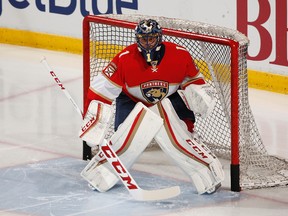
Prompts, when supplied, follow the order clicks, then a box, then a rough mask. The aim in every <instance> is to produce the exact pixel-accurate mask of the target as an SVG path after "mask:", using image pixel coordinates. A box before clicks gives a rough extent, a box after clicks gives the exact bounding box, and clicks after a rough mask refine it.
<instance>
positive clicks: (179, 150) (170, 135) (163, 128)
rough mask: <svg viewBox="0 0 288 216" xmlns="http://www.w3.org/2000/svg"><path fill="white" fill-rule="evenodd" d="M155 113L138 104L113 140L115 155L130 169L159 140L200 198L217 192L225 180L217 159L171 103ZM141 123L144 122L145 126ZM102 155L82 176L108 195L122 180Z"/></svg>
mask: <svg viewBox="0 0 288 216" xmlns="http://www.w3.org/2000/svg"><path fill="white" fill-rule="evenodd" d="M151 109H152V110H153V111H154V112H152V111H151V110H150V109H148V108H147V107H145V106H144V105H143V104H141V103H138V104H137V105H136V106H135V108H134V109H133V111H132V112H131V113H130V114H129V116H128V117H127V118H126V119H125V121H124V122H123V123H122V125H121V126H120V127H119V128H118V130H117V132H115V133H114V135H113V136H112V137H111V139H110V143H111V144H112V147H113V149H114V151H116V153H117V155H119V158H120V160H121V161H122V162H123V164H124V165H125V166H126V168H128V169H129V168H130V167H131V166H132V165H133V163H134V162H135V161H136V160H137V158H138V157H139V156H140V155H141V153H142V152H143V151H144V150H145V148H146V147H147V145H148V144H149V143H150V142H151V141H152V139H153V138H155V140H156V141H157V143H158V144H159V145H160V147H161V149H162V150H163V151H164V152H165V153H167V154H168V155H169V156H170V157H171V158H172V159H173V160H174V161H175V162H176V163H177V164H178V165H179V167H180V168H182V169H183V170H184V172H185V173H187V174H188V176H189V177H190V178H191V180H192V181H193V183H194V185H195V187H196V189H197V191H198V193H199V194H203V193H205V192H207V193H211V192H214V191H215V189H216V187H217V186H218V185H219V184H220V182H221V181H223V179H224V173H223V170H222V168H221V164H220V162H219V161H218V159H217V158H216V157H215V155H213V154H212V152H211V151H210V150H209V149H208V148H207V147H206V146H204V145H203V144H199V143H198V142H197V141H196V140H194V139H192V137H191V134H190V133H189V132H188V131H187V130H186V128H185V124H183V123H182V122H181V120H180V119H179V118H178V116H177V114H176V112H175V110H174V109H173V107H172V105H171V102H170V101H169V99H164V100H162V101H161V102H160V103H158V104H157V105H155V106H153V107H152V108H151ZM140 110H145V115H143V116H142V117H139V115H140ZM139 119H142V120H141V122H140V120H139ZM163 119H164V124H163ZM171 122H173V124H171ZM136 125H138V126H137V127H136ZM101 154H102V153H101V152H99V153H98V154H97V155H96V156H94V157H93V158H92V160H91V161H90V162H89V164H88V165H87V166H86V167H85V168H84V169H83V171H82V172H81V176H82V177H83V178H84V179H86V180H87V181H88V182H89V184H90V185H92V186H93V187H94V188H95V189H97V190H98V191H100V192H105V191H107V190H109V189H110V188H112V187H113V186H114V185H115V184H116V183H117V181H118V180H119V179H118V178H117V176H116V174H115V173H114V171H113V170H112V169H111V167H110V165H109V164H108V163H107V162H105V160H103V155H101Z"/></svg>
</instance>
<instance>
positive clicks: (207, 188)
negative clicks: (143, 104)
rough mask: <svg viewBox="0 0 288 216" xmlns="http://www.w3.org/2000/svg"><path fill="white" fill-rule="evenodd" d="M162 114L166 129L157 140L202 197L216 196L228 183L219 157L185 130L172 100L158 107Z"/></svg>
mask: <svg viewBox="0 0 288 216" xmlns="http://www.w3.org/2000/svg"><path fill="white" fill-rule="evenodd" d="M158 110H159V114H160V116H161V117H162V118H163V119H164V125H163V126H162V127H161V129H160V130H159V132H158V133H157V135H156V137H155V140H156V141H157V143H158V144H159V145H160V147H161V149H162V150H163V151H164V152H166V153H167V154H168V155H169V156H171V157H172V159H173V160H174V161H175V162H176V163H177V164H178V165H179V167H180V168H182V169H183V171H184V172H185V173H187V174H188V176H189V177H190V178H191V179H192V181H193V183H194V185H195V187H196V189H197V191H198V193H199V194H203V193H205V192H207V193H210V192H213V189H215V187H216V186H217V185H219V183H221V182H222V181H223V180H224V172H223V169H222V166H221V163H220V162H219V160H218V159H217V157H216V156H215V155H214V154H213V153H212V152H211V151H210V150H209V149H208V147H207V146H205V145H204V144H203V143H199V142H198V141H197V140H196V139H193V138H192V136H191V134H190V133H189V132H188V131H187V130H185V129H184V128H183V126H182V123H181V120H180V119H179V118H178V116H177V114H176V112H175V110H174V108H173V107H172V104H171V102H170V101H169V100H168V99H164V100H162V101H161V104H160V103H159V104H158Z"/></svg>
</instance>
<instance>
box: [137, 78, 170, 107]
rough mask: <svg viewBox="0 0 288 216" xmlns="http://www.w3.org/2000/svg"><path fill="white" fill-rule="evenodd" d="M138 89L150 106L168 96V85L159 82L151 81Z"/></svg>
mask: <svg viewBox="0 0 288 216" xmlns="http://www.w3.org/2000/svg"><path fill="white" fill-rule="evenodd" d="M140 89H141V92H142V95H143V97H144V98H145V99H146V100H147V101H148V102H149V103H152V104H156V103H157V102H159V101H160V100H162V99H163V98H165V96H166V95H167V94H168V90H169V83H168V82H165V81H160V80H153V81H148V82H145V83H142V84H141V85H140Z"/></svg>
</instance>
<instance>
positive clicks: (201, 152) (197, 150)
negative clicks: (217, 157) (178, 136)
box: [186, 139, 208, 158]
mask: <svg viewBox="0 0 288 216" xmlns="http://www.w3.org/2000/svg"><path fill="white" fill-rule="evenodd" d="M186 142H187V143H188V145H190V146H191V147H192V149H194V151H195V152H197V153H198V154H199V155H200V156H201V157H202V158H208V157H207V156H206V155H205V153H204V152H203V151H202V150H201V149H200V148H199V147H198V146H197V145H196V144H195V143H194V142H193V141H192V140H190V139H188V140H186Z"/></svg>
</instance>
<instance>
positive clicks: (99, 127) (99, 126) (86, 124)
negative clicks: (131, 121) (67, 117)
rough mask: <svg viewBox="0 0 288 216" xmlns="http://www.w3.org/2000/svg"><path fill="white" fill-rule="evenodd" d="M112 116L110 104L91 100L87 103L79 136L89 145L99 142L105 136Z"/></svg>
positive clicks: (95, 144)
mask: <svg viewBox="0 0 288 216" xmlns="http://www.w3.org/2000/svg"><path fill="white" fill-rule="evenodd" d="M112 116H113V110H112V108H111V106H110V105H108V104H105V103H102V102H100V101H96V100H93V101H91V103H90V104H89V107H88V111H87V112H86V114H85V116H84V120H83V124H82V126H81V131H80V133H79V137H80V138H81V139H82V140H84V141H86V142H87V144H88V145H89V146H90V147H93V146H97V145H99V144H101V143H102V142H103V140H104V138H105V135H106V133H107V131H108V128H109V126H110V123H111V119H112Z"/></svg>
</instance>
